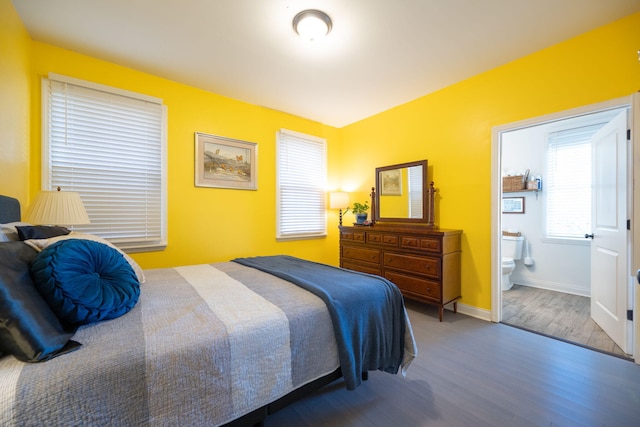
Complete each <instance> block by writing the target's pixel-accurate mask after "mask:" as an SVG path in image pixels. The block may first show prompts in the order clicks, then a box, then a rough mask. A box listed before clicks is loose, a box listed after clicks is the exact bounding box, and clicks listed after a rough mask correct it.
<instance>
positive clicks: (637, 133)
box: [491, 93, 640, 364]
mask: <svg viewBox="0 0 640 427" xmlns="http://www.w3.org/2000/svg"><path fill="white" fill-rule="evenodd" d="M623 107H629V108H630V109H631V114H630V117H629V119H630V120H629V121H630V123H628V124H629V127H630V128H631V139H632V150H631V151H632V158H633V167H632V168H629V170H628V172H627V185H628V188H629V189H634V190H633V192H632V195H631V199H632V200H629V204H630V206H633V215H632V233H631V236H630V240H631V245H630V247H631V249H630V250H631V253H630V254H628V259H629V262H630V263H631V265H632V267H633V268H632V271H635V270H637V269H640V174H634V173H633V171H634V169H636V167H638V168H639V169H638V170H640V94H639V93H635V94H632V95H629V96H625V97H621V98H616V99H612V100H609V101H604V102H599V103H596V104H591V105H586V106H582V107H578V108H573V109H570V110H565V111H560V112H556V113H551V114H547V115H543V116H538V117H533V118H530V119H525V120H521V121H517V122H513V123H508V124H505V125H500V126H494V127H493V128H492V131H491V134H492V135H491V321H492V322H500V321H502V292H501V286H500V281H501V278H502V263H501V259H502V256H501V253H500V243H501V241H502V231H501V230H502V210H501V208H500V206H501V200H502V134H503V133H505V132H511V131H515V130H519V129H524V128H528V127H531V126H537V125H541V124H544V123H549V122H553V121H558V120H563V119H569V118H572V117H577V116H583V115H586V114H591V113H596V112H599V111H603V110H609V109H614V108H623ZM634 184H635V186H634ZM635 224H637V225H638V226H634V225H635ZM633 290H634V292H632V295H628V299H629V300H630V301H631V300H634V301H635V302H634V311H636V314H635V316H634V321H633V326H632V336H633V345H632V349H633V354H632V355H631V356H632V357H634V356H635V355H640V321H638V317H639V316H640V313H638V310H637V309H638V307H640V286H637V285H634V286H633ZM634 360H635V361H636V363H638V364H640V357H634Z"/></svg>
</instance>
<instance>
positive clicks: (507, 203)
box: [502, 197, 524, 214]
mask: <svg viewBox="0 0 640 427" xmlns="http://www.w3.org/2000/svg"><path fill="white" fill-rule="evenodd" d="M502 213H512V214H523V213H524V197H503V198H502Z"/></svg>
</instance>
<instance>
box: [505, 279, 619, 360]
mask: <svg viewBox="0 0 640 427" xmlns="http://www.w3.org/2000/svg"><path fill="white" fill-rule="evenodd" d="M502 323H505V324H507V325H511V326H516V327H519V328H523V329H527V330H530V331H533V332H537V333H541V334H544V335H548V336H550V337H554V338H558V339H561V340H564V341H569V342H572V343H575V344H579V345H582V346H586V347H590V348H593V349H595V350H599V351H603V352H607V353H611V354H614V355H616V356H619V357H625V358H628V357H629V356H628V355H626V354H625V353H624V352H623V351H622V349H621V348H620V347H618V346H617V345H616V343H614V342H613V341H612V340H611V338H609V336H608V335H607V334H605V333H604V331H603V330H602V329H601V328H600V327H599V326H598V325H597V324H596V323H595V322H594V321H593V320H592V319H591V308H590V301H589V298H587V297H583V296H579V295H571V294H565V293H562V292H555V291H549V290H546V289H539V288H533V287H530V286H522V285H515V284H514V285H513V288H511V289H510V290H508V291H502Z"/></svg>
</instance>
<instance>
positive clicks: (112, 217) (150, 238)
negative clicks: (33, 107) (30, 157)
mask: <svg viewBox="0 0 640 427" xmlns="http://www.w3.org/2000/svg"><path fill="white" fill-rule="evenodd" d="M43 92H44V93H43V95H44V96H43V106H44V108H43V114H44V131H43V138H44V144H43V152H44V153H43V187H44V188H45V189H52V188H56V187H58V186H59V187H61V188H62V189H63V190H67V191H76V192H78V193H80V196H81V198H82V201H83V202H84V204H85V207H86V209H87V213H88V214H89V218H90V220H91V224H88V225H86V226H75V227H73V228H74V230H77V231H83V232H87V233H92V234H96V235H99V236H101V237H104V238H106V239H108V240H109V241H111V242H112V243H114V244H116V245H118V246H119V247H122V248H123V249H130V250H144V249H145V248H147V249H157V248H158V247H162V246H164V245H165V244H166V243H165V240H166V239H165V236H166V230H165V228H166V226H165V223H166V221H165V211H166V206H165V203H166V202H165V197H164V194H165V192H164V176H165V166H164V165H165V159H164V157H165V154H164V153H165V147H166V138H165V127H166V124H165V123H166V113H165V107H164V106H163V105H162V101H161V100H158V99H155V98H151V97H146V96H144V95H139V94H135V93H131V92H126V91H121V90H118V89H113V88H109V87H106V86H102V85H96V84H93V83H89V82H82V81H78V80H75V79H70V78H66V77H63V76H50V78H49V79H43Z"/></svg>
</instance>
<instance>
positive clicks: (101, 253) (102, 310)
mask: <svg viewBox="0 0 640 427" xmlns="http://www.w3.org/2000/svg"><path fill="white" fill-rule="evenodd" d="M30 268H31V277H32V278H33V282H34V284H35V285H36V288H37V289H38V291H39V292H40V294H41V295H42V297H43V298H44V299H45V301H47V303H48V304H49V306H50V307H51V309H52V310H53V312H54V313H55V314H56V316H58V318H59V319H60V320H61V321H62V322H63V323H66V324H69V325H75V326H78V325H84V324H88V323H93V322H98V321H100V320H107V319H114V318H116V317H119V316H122V315H123V314H125V313H126V312H128V311H129V310H131V309H132V308H133V306H134V305H136V303H137V302H138V297H139V296H140V283H139V282H138V278H137V277H136V274H135V272H134V271H133V268H131V265H130V264H129V263H128V262H127V260H126V259H125V258H124V256H122V254H121V253H120V252H118V251H117V250H115V249H114V248H111V247H109V246H107V245H105V244H102V243H99V242H94V241H91V240H81V239H69V240H62V241H59V242H57V243H54V244H53V245H51V246H49V247H47V248H46V249H44V250H43V251H42V252H40V253H39V254H38V256H37V257H36V258H35V259H34V260H33V262H32V263H31V267H30Z"/></svg>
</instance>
